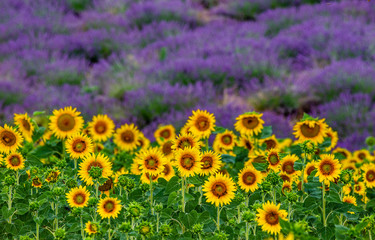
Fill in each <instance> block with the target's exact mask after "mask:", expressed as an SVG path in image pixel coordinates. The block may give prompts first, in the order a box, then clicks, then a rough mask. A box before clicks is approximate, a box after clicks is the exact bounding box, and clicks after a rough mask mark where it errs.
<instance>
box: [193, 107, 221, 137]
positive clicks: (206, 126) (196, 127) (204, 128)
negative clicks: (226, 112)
mask: <svg viewBox="0 0 375 240" xmlns="http://www.w3.org/2000/svg"><path fill="white" fill-rule="evenodd" d="M215 122H216V119H215V116H214V115H213V114H212V113H209V112H207V111H202V110H199V109H198V110H197V111H193V115H192V116H190V117H189V120H188V122H187V125H188V127H189V131H191V133H193V135H195V136H197V137H199V138H208V137H209V136H210V135H211V132H212V131H214V130H215Z"/></svg>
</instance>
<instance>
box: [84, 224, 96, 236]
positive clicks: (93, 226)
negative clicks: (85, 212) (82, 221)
mask: <svg viewBox="0 0 375 240" xmlns="http://www.w3.org/2000/svg"><path fill="white" fill-rule="evenodd" d="M99 226H100V225H99V223H94V222H90V221H88V222H87V223H86V225H85V232H87V233H88V234H89V235H91V234H96V233H98V232H99Z"/></svg>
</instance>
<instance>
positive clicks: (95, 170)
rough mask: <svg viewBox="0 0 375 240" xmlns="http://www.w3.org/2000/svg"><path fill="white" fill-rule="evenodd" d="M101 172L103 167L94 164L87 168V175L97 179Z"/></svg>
mask: <svg viewBox="0 0 375 240" xmlns="http://www.w3.org/2000/svg"><path fill="white" fill-rule="evenodd" d="M102 173H103V169H101V168H100V167H96V166H94V167H91V169H90V170H89V175H90V177H92V178H93V179H99V178H100V177H101V176H102Z"/></svg>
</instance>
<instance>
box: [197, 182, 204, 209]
mask: <svg viewBox="0 0 375 240" xmlns="http://www.w3.org/2000/svg"><path fill="white" fill-rule="evenodd" d="M198 191H199V200H198V204H199V205H202V197H203V192H202V186H199V187H198Z"/></svg>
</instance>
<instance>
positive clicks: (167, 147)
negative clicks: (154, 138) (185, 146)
mask: <svg viewBox="0 0 375 240" xmlns="http://www.w3.org/2000/svg"><path fill="white" fill-rule="evenodd" d="M172 145H173V143H172V142H171V141H168V142H166V143H164V144H163V153H164V155H165V156H168V155H169V154H171V153H172Z"/></svg>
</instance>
